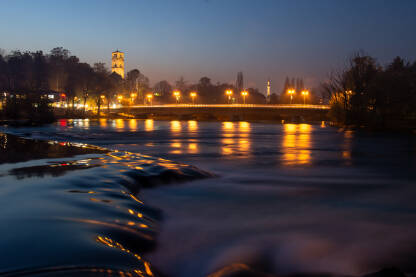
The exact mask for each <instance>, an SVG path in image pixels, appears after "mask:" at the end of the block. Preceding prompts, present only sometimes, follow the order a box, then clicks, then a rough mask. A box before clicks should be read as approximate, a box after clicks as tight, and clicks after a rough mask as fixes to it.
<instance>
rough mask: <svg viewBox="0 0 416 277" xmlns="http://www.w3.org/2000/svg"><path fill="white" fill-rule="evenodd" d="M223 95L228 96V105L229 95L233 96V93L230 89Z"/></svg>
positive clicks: (229, 101)
mask: <svg viewBox="0 0 416 277" xmlns="http://www.w3.org/2000/svg"><path fill="white" fill-rule="evenodd" d="M225 94H226V95H227V96H228V104H230V103H231V95H233V91H232V90H231V89H229V90H226V91H225Z"/></svg>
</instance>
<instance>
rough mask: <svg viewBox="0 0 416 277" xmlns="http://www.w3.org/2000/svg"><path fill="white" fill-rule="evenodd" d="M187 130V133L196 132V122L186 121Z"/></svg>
mask: <svg viewBox="0 0 416 277" xmlns="http://www.w3.org/2000/svg"><path fill="white" fill-rule="evenodd" d="M188 130H189V132H192V133H195V132H197V131H198V121H195V120H189V121H188Z"/></svg>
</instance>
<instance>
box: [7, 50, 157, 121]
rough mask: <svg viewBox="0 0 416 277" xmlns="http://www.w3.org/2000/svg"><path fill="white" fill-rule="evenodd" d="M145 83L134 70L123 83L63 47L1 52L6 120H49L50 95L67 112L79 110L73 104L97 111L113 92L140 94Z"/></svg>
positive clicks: (109, 100)
mask: <svg viewBox="0 0 416 277" xmlns="http://www.w3.org/2000/svg"><path fill="white" fill-rule="evenodd" d="M148 83H149V81H148V79H147V78H146V77H144V76H143V75H142V74H141V73H140V72H139V71H138V70H137V69H135V70H132V71H130V72H129V73H128V75H127V78H126V80H122V78H121V77H120V76H119V75H118V74H111V72H110V71H109V70H108V69H107V68H106V67H105V64H104V63H95V64H94V65H93V66H90V65H89V64H87V63H82V62H80V61H79V59H78V58H77V57H76V56H72V55H70V52H69V51H68V50H66V49H63V48H62V47H57V48H54V49H52V50H51V51H50V53H48V54H44V53H43V52H42V51H36V52H21V51H13V52H12V53H10V54H9V55H4V54H3V55H2V54H1V53H0V91H1V93H2V94H1V97H2V98H1V100H2V106H3V114H4V115H5V116H6V118H12V119H16V118H25V119H27V118H30V119H40V120H45V119H46V118H52V115H53V112H52V107H51V105H49V103H50V101H51V98H50V96H51V95H53V97H54V98H55V100H54V101H56V97H58V98H59V100H60V101H61V102H63V103H66V105H65V106H66V107H69V108H68V111H70V110H71V109H75V108H76V107H79V106H78V105H76V104H80V105H82V107H83V109H86V108H87V107H88V105H90V106H93V105H95V106H96V107H98V111H99V110H100V107H101V106H102V105H103V104H106V105H110V103H111V102H112V101H114V97H115V92H117V91H126V90H129V91H133V90H136V91H137V92H139V91H140V89H142V90H143V89H146V88H145V86H146V85H147V87H148ZM137 88H140V89H137Z"/></svg>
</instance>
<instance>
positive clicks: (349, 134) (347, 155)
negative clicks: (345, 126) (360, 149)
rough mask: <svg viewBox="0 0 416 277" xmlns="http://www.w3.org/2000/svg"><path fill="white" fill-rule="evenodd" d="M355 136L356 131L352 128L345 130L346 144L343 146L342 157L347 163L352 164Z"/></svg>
mask: <svg viewBox="0 0 416 277" xmlns="http://www.w3.org/2000/svg"><path fill="white" fill-rule="evenodd" d="M353 138H354V132H353V131H351V130H346V131H345V132H344V144H343V146H342V148H343V149H342V158H343V159H344V161H345V164H346V165H351V148H352V139H353Z"/></svg>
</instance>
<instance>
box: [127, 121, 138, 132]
mask: <svg viewBox="0 0 416 277" xmlns="http://www.w3.org/2000/svg"><path fill="white" fill-rule="evenodd" d="M129 128H130V130H131V131H136V130H137V119H130V120H129Z"/></svg>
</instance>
